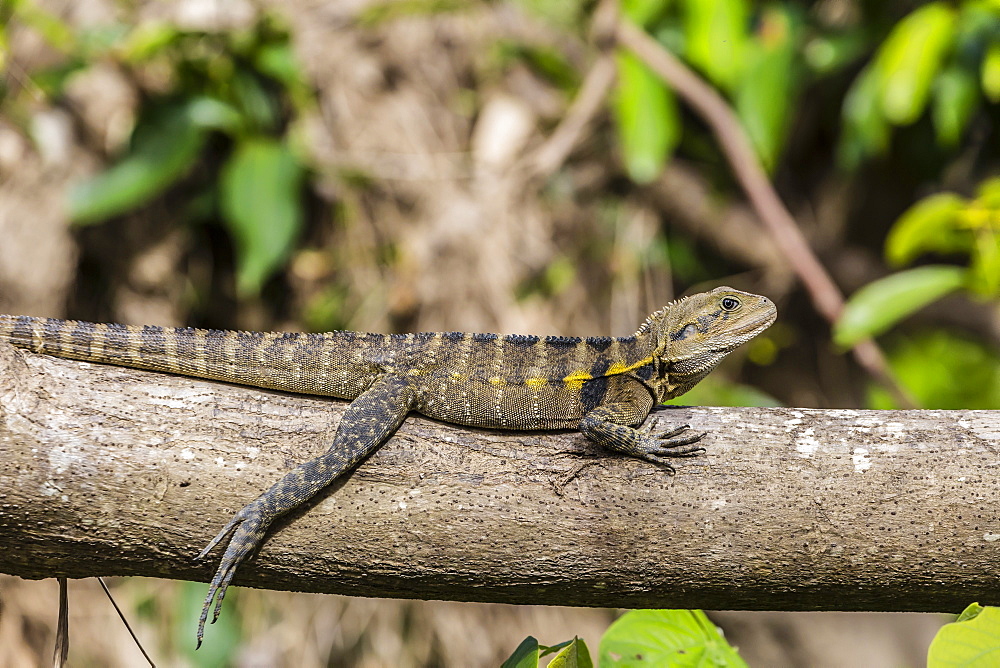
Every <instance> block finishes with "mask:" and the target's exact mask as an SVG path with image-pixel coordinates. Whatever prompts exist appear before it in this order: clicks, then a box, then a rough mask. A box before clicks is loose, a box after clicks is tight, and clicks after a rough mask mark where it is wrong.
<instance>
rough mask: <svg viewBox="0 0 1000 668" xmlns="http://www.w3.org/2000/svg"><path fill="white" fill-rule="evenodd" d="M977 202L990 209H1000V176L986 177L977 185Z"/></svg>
mask: <svg viewBox="0 0 1000 668" xmlns="http://www.w3.org/2000/svg"><path fill="white" fill-rule="evenodd" d="M976 202H977V203H979V204H980V205H981V206H984V207H987V208H989V209H1000V177H994V178H992V179H986V180H985V181H983V182H982V183H980V184H979V185H978V186H976Z"/></svg>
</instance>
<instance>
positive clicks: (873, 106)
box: [837, 65, 889, 169]
mask: <svg viewBox="0 0 1000 668" xmlns="http://www.w3.org/2000/svg"><path fill="white" fill-rule="evenodd" d="M878 96H879V77H878V72H877V71H876V69H875V68H874V67H873V66H871V65H869V66H868V67H866V68H864V69H863V70H861V73H860V74H859V75H858V76H857V78H855V80H854V83H853V84H851V88H850V89H849V90H848V91H847V96H846V97H845V98H844V111H843V115H844V131H843V134H842V135H841V137H840V145H839V146H838V147H837V153H838V155H837V157H838V160H839V162H840V164H841V165H842V166H843V167H846V168H847V169H853V168H855V167H857V166H858V165H859V164H860V163H861V162H862V161H863V160H865V159H866V158H869V157H871V156H874V155H879V154H881V153H884V152H885V150H886V149H887V148H888V146H889V122H888V121H887V120H886V118H885V116H884V115H883V114H882V108H881V105H880V104H879V101H878Z"/></svg>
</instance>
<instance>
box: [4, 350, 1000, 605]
mask: <svg viewBox="0 0 1000 668" xmlns="http://www.w3.org/2000/svg"><path fill="white" fill-rule="evenodd" d="M0 374H2V377H3V378H4V382H3V385H2V387H0V544H2V545H4V549H3V550H0V572H5V573H11V574H14V575H19V576H22V577H27V578H44V577H55V576H67V577H74V578H75V577H88V576H95V575H146V576H158V577H165V578H180V579H189V580H202V581H205V580H207V579H208V578H210V576H211V574H212V572H213V570H214V568H215V562H216V560H217V559H218V556H219V555H218V553H217V552H216V553H213V555H212V556H211V559H208V560H206V561H205V562H196V561H194V560H193V559H192V557H193V556H194V555H195V554H197V553H198V552H199V550H201V548H202V547H203V546H204V545H205V544H206V543H207V542H208V540H209V539H210V538H211V537H212V536H213V535H214V534H215V533H216V532H217V531H218V530H219V528H221V527H222V526H223V525H224V524H225V523H226V522H227V521H228V519H229V517H230V516H231V514H232V513H234V512H235V511H236V510H238V509H239V508H240V507H241V506H243V505H244V504H245V503H246V502H248V501H250V500H252V499H253V498H254V497H255V496H256V495H257V494H259V493H260V492H261V491H263V490H264V489H266V488H267V487H268V486H269V485H270V484H271V483H272V482H274V481H275V480H276V479H277V478H278V477H280V476H281V475H282V473H283V472H284V471H287V470H288V469H289V468H291V467H292V466H293V465H294V464H295V463H297V462H299V461H302V460H305V459H307V458H309V457H312V456H314V455H316V454H318V453H320V452H322V451H323V450H324V448H325V447H326V445H327V444H328V443H329V442H330V440H331V438H332V435H333V432H334V429H335V427H336V424H337V420H338V419H339V416H340V415H341V413H342V412H343V409H344V406H345V405H346V404H344V403H343V402H338V401H331V400H326V399H321V398H314V397H302V396H294V395H287V394H280V393H275V392H268V391H263V390H258V389H253V388H243V387H237V386H232V385H225V384H220V383H212V382H204V381H198V380H192V379H188V378H180V377H174V376H169V375H163V374H154V373H147V372H142V371H133V370H128V369H121V368H116V367H110V366H101V365H95V364H86V363H80V362H73V361H66V360H58V359H55V358H51V357H46V356H42V355H34V354H30V353H26V352H23V351H19V350H15V349H13V348H11V347H10V346H8V345H4V344H0ZM651 420H655V421H657V422H658V423H659V428H662V429H667V428H669V427H670V426H672V425H677V424H685V423H686V424H690V425H692V427H693V428H694V429H696V430H699V431H707V432H708V435H707V436H706V437H705V439H704V444H705V446H706V447H707V450H708V451H707V453H706V454H704V455H701V456H698V457H695V458H691V459H685V460H679V461H678V463H677V475H676V476H673V477H671V476H668V475H667V474H666V473H665V472H664V471H663V470H662V469H660V468H657V467H655V466H653V465H650V464H646V463H644V462H641V461H637V460H632V459H626V458H620V457H615V456H611V455H607V454H605V453H603V452H601V451H600V450H599V449H597V448H596V447H595V446H592V445H591V444H589V443H588V442H587V441H586V439H585V438H583V436H581V435H580V434H577V433H537V432H536V433H510V432H497V431H484V430H475V429H464V428H457V427H452V426H449V425H444V424H440V423H436V422H433V421H430V420H427V419H423V418H420V417H418V416H411V417H410V418H409V419H407V421H406V422H405V423H404V425H403V427H402V428H401V429H400V430H399V432H398V434H397V435H396V436H395V437H393V438H392V439H391V440H390V442H389V443H388V444H386V445H385V446H384V447H383V448H382V449H381V450H379V451H378V452H377V453H375V454H374V455H373V456H372V457H370V458H369V459H368V460H367V461H366V462H364V463H363V464H362V465H361V467H360V468H359V469H358V470H357V471H356V472H355V473H354V474H353V475H351V476H350V477H348V478H346V479H345V480H344V481H342V482H338V483H337V484H335V485H333V486H332V488H331V489H330V490H328V491H327V492H326V493H324V494H322V495H321V498H320V499H318V500H317V501H316V502H315V503H313V504H311V507H309V508H307V509H304V510H302V511H300V512H296V513H293V514H292V515H291V516H289V517H288V518H285V519H283V520H282V521H280V522H279V523H278V524H277V526H276V527H275V528H274V529H273V530H272V532H271V534H270V538H269V540H268V541H267V543H266V544H265V546H264V547H263V549H262V550H261V551H260V554H259V555H257V557H256V558H255V559H253V560H252V561H251V562H250V563H249V564H247V565H245V566H244V567H243V568H242V569H241V570H240V572H239V574H238V575H237V578H236V583H237V584H241V585H248V586H253V587H262V588H271V589H291V590H299V591H311V592H336V593H341V594H351V595H361V596H382V597H398V598H422V599H451V600H463V601H493V602H508V603H543V604H557V605H578V606H609V607H615V606H617V607H637V608H638V607H642V608H652V607H682V608H683V607H701V608H707V609H747V610H918V611H955V610H959V609H961V608H962V607H964V606H965V605H966V604H967V603H969V602H971V601H979V602H980V603H983V604H987V603H988V604H998V603H1000V596H998V594H1000V498H998V497H1000V494H998V485H997V481H996V473H997V469H998V465H1000V462H998V458H997V454H998V451H1000V412H996V411H930V410H923V411H867V410H809V409H795V408H675V409H666V410H662V411H658V412H656V413H654V415H653V416H652V417H651ZM581 465H582V468H581ZM574 473H575V476H574V475H573V474H574ZM567 478H570V479H569V480H568V482H565V481H566V480H567ZM563 482H565V484H564V485H563V484H562V483H563Z"/></svg>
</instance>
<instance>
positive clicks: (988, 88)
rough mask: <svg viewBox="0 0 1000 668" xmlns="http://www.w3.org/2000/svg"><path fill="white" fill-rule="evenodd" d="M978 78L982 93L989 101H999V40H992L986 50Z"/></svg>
mask: <svg viewBox="0 0 1000 668" xmlns="http://www.w3.org/2000/svg"><path fill="white" fill-rule="evenodd" d="M979 78H980V80H981V81H982V86H983V93H984V94H985V95H986V99H988V100H989V101H990V102H994V103H995V102H1000V42H994V43H993V44H991V45H990V48H989V49H987V51H986V56H985V57H984V58H983V67H982V70H981V71H980V74H979Z"/></svg>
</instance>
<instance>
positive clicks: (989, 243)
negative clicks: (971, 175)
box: [969, 212, 1000, 299]
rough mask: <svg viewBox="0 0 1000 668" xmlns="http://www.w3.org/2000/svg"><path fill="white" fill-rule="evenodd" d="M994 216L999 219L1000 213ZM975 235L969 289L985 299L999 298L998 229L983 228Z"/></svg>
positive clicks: (999, 239)
mask: <svg viewBox="0 0 1000 668" xmlns="http://www.w3.org/2000/svg"><path fill="white" fill-rule="evenodd" d="M994 215H997V216H998V217H1000V212H997V213H995V214H994ZM975 235H976V245H975V246H974V251H973V253H972V264H971V265H970V266H969V289H970V290H972V291H973V292H975V293H976V294H978V295H981V296H983V297H986V298H987V299H989V298H994V297H1000V229H996V230H994V229H990V228H987V227H983V228H980V229H978V230H976V232H975Z"/></svg>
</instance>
